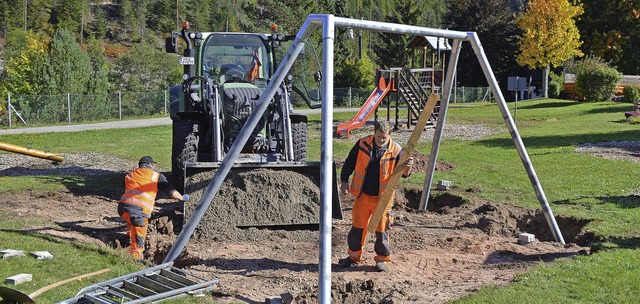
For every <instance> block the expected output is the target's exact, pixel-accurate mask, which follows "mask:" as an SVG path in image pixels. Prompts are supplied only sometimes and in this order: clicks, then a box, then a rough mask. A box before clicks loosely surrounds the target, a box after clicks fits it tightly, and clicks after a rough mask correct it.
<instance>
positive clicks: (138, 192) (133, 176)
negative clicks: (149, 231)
mask: <svg viewBox="0 0 640 304" xmlns="http://www.w3.org/2000/svg"><path fill="white" fill-rule="evenodd" d="M159 179H160V173H158V172H156V171H154V170H153V169H150V168H138V169H135V170H133V171H132V172H130V173H129V174H127V176H125V178H124V186H125V189H126V191H125V192H124V194H123V195H122V198H120V202H121V203H127V204H131V205H135V206H139V207H141V208H142V213H144V215H145V216H147V217H151V212H152V211H153V207H154V205H155V203H156V195H157V194H158V180H159Z"/></svg>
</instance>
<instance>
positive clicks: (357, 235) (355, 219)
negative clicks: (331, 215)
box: [347, 193, 393, 263]
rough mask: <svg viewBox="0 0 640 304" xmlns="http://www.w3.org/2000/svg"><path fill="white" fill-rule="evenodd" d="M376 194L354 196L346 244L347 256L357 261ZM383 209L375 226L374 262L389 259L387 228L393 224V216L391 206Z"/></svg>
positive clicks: (375, 200)
mask: <svg viewBox="0 0 640 304" xmlns="http://www.w3.org/2000/svg"><path fill="white" fill-rule="evenodd" d="M378 199H379V197H378V196H371V195H366V194H364V193H362V194H360V195H359V196H358V197H356V201H355V202H354V203H353V209H352V210H351V216H352V224H351V225H352V226H351V230H350V231H349V235H348V236H347V244H348V246H349V250H348V253H349V257H350V258H351V259H352V260H354V261H355V262H357V263H360V262H361V261H362V247H364V243H365V241H366V238H367V230H366V228H367V226H368V225H369V220H370V219H371V215H372V214H373V212H374V211H375V209H376V206H377V205H378ZM387 209H388V210H385V211H386V212H385V215H386V216H383V217H382V219H381V220H380V223H379V224H378V226H377V227H376V232H375V233H376V242H375V245H374V251H375V252H376V256H375V258H374V260H375V261H376V262H387V261H389V260H390V259H391V248H390V247H389V229H390V228H391V227H392V226H393V217H392V215H391V206H389V207H388V208H387Z"/></svg>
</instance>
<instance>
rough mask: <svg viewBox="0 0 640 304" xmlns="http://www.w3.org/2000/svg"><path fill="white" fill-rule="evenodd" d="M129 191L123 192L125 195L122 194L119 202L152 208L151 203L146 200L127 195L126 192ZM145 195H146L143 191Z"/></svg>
mask: <svg viewBox="0 0 640 304" xmlns="http://www.w3.org/2000/svg"><path fill="white" fill-rule="evenodd" d="M128 193H129V191H127V192H125V195H123V196H122V198H121V199H120V201H121V202H123V203H129V204H132V205H136V206H140V207H142V208H146V209H149V210H151V209H153V204H152V203H150V202H148V201H143V200H141V199H137V198H135V197H130V196H127V194H128ZM145 195H148V194H146V193H145Z"/></svg>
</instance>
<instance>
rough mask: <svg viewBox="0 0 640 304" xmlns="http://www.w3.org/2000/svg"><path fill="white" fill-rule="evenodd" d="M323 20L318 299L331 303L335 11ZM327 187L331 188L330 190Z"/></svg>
mask: <svg viewBox="0 0 640 304" xmlns="http://www.w3.org/2000/svg"><path fill="white" fill-rule="evenodd" d="M323 19H324V20H323V22H322V54H323V60H322V61H323V65H322V75H323V76H324V79H323V83H322V96H323V99H324V100H323V101H322V116H321V120H322V129H321V131H322V134H321V136H320V142H321V146H322V149H321V152H320V159H321V163H320V166H321V167H320V184H321V188H320V189H324V190H325V191H320V202H321V205H320V206H321V207H320V208H321V210H320V263H319V264H320V265H319V266H318V267H319V270H318V271H319V272H318V280H319V283H318V303H321V304H324V303H331V214H332V206H331V200H332V193H331V190H328V189H332V187H331V183H332V182H333V181H332V178H333V171H332V166H333V61H334V54H333V51H334V37H335V26H334V17H333V15H327V16H325V17H324V18H323ZM327 190H328V191H327Z"/></svg>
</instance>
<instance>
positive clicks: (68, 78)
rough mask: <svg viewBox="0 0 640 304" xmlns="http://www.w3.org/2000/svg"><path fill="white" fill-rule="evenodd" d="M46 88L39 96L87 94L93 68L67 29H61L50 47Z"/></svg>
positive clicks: (86, 55) (87, 56)
mask: <svg viewBox="0 0 640 304" xmlns="http://www.w3.org/2000/svg"><path fill="white" fill-rule="evenodd" d="M46 69H47V79H46V88H45V90H44V91H43V92H39V94H43V93H44V94H66V93H72V94H85V93H87V88H88V86H87V84H88V83H89V79H90V76H91V74H92V73H91V72H92V68H91V62H90V60H89V55H88V54H87V53H86V52H85V51H83V50H82V49H81V48H80V44H78V42H77V41H76V39H75V37H74V36H73V34H71V32H69V31H68V30H67V29H64V28H63V29H59V30H58V31H57V32H56V35H55V36H54V37H53V40H51V44H50V46H49V61H48V62H47V67H46Z"/></svg>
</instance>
